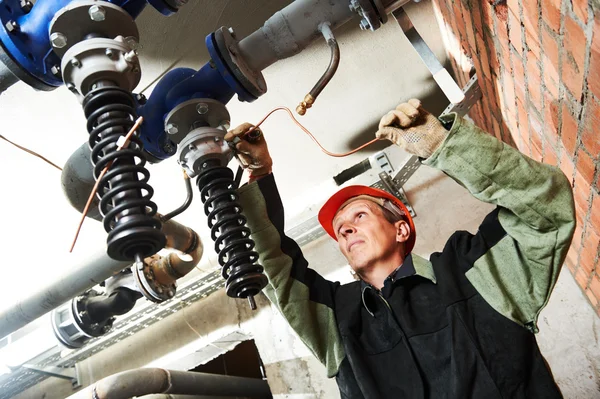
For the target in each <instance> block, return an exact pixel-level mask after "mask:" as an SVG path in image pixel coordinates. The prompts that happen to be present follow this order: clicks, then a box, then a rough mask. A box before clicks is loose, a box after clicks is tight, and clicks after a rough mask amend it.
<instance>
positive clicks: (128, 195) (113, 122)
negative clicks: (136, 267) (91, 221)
mask: <svg viewBox="0 0 600 399" xmlns="http://www.w3.org/2000/svg"><path fill="white" fill-rule="evenodd" d="M83 110H84V113H85V117H86V118H87V130H88V132H89V133H90V138H89V144H90V148H91V149H92V156H91V158H92V164H93V165H94V177H95V178H96V180H98V177H99V176H100V174H101V172H102V170H103V169H104V168H105V167H106V166H107V165H109V163H110V162H112V165H111V166H110V168H109V170H108V172H107V173H106V174H105V175H104V177H103V178H102V179H101V181H100V184H99V186H98V193H97V195H98V197H99V198H100V205H99V209H100V213H101V214H102V217H103V218H104V219H103V223H104V229H105V230H106V232H107V233H108V238H107V245H108V249H107V253H108V255H109V256H110V257H111V258H113V259H117V260H139V259H140V258H145V257H148V256H150V255H153V254H155V253H156V252H157V251H159V250H160V249H162V248H163V247H164V245H165V236H164V234H163V233H162V232H161V224H160V221H159V220H158V219H156V218H154V215H155V214H156V210H157V209H156V204H155V203H154V202H152V201H151V198H152V195H153V194H154V190H153V189H152V187H151V186H150V185H149V184H148V180H149V178H150V173H149V172H148V170H147V169H146V168H145V164H146V158H145V157H144V153H143V152H142V142H141V140H140V139H139V138H138V137H137V135H133V136H132V137H131V141H130V144H129V146H128V147H127V148H123V149H121V150H120V151H117V147H118V144H117V141H118V140H119V138H120V137H122V136H125V135H126V134H127V133H128V131H129V130H130V129H131V128H132V126H133V124H134V123H135V117H136V112H135V101H134V99H133V96H132V95H131V93H129V92H127V91H125V90H123V89H120V88H118V87H112V86H108V87H100V88H97V89H94V90H92V91H91V92H90V93H89V94H88V95H87V96H86V97H85V99H84V100H83Z"/></svg>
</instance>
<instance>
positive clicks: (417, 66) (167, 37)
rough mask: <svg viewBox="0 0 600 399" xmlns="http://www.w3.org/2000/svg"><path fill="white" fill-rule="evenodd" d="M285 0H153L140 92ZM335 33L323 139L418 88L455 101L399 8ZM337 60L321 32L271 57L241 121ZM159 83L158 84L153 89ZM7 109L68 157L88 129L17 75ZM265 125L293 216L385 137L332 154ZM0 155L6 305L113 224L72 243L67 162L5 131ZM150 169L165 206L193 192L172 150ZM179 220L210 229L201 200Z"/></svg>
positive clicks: (419, 15)
mask: <svg viewBox="0 0 600 399" xmlns="http://www.w3.org/2000/svg"><path fill="white" fill-rule="evenodd" d="M287 3H289V2H281V1H275V0H269V1H268V0H239V1H215V0H203V1H197V2H190V4H188V5H187V6H185V7H184V8H183V9H182V10H181V11H180V12H179V14H178V15H176V16H174V17H171V18H164V17H162V16H161V15H159V14H158V13H157V12H156V11H154V10H153V9H151V8H150V7H148V8H147V9H146V10H145V11H144V12H143V13H142V15H141V16H140V17H139V19H138V22H139V26H140V31H141V34H142V40H141V44H142V49H141V55H142V70H143V78H142V82H141V83H140V86H139V87H138V90H137V91H140V90H141V89H142V88H145V87H146V86H148V85H150V83H151V82H152V81H153V80H154V79H155V78H156V77H157V76H159V75H160V74H161V73H163V72H164V71H165V69H166V68H167V67H168V66H170V65H171V64H173V62H175V61H176V60H179V61H178V62H177V66H187V67H193V68H200V67H201V66H202V65H203V64H204V63H205V62H207V61H208V55H207V51H206V49H205V46H204V38H205V36H206V35H207V34H209V33H210V32H212V31H214V29H215V28H217V27H220V26H223V25H226V26H232V27H234V28H235V30H236V32H237V35H238V37H243V36H246V35H247V34H249V33H250V32H252V31H253V30H255V29H257V28H258V27H260V26H261V25H262V23H263V22H264V20H265V19H267V18H268V17H269V16H270V15H272V14H273V13H274V12H276V11H277V10H278V9H280V8H281V7H282V6H284V5H285V4H287ZM406 9H407V12H408V13H409V15H410V16H411V18H412V19H413V21H414V24H415V26H416V27H417V29H418V30H419V31H420V32H421V34H422V35H423V37H424V38H425V40H426V41H427V42H428V43H429V45H430V46H431V47H432V49H433V51H434V52H435V53H436V55H437V56H438V58H439V59H440V60H442V62H444V60H445V51H444V49H443V44H442V40H441V38H440V37H439V35H438V27H437V24H436V21H435V18H434V16H433V11H432V7H431V4H430V2H428V1H423V2H422V3H419V4H410V5H409V6H407V7H406ZM335 33H336V35H337V37H338V41H339V43H340V47H341V65H340V67H339V70H338V72H337V75H336V76H335V77H334V79H333V80H332V82H331V84H330V85H329V86H328V87H327V88H326V89H325V90H324V92H323V94H322V95H321V96H320V97H319V99H318V102H317V103H316V105H315V106H314V108H313V109H311V110H309V111H308V113H307V115H306V116H305V117H303V118H302V119H301V121H302V122H303V123H304V124H305V125H306V127H308V128H309V129H310V130H311V131H312V132H313V133H314V134H315V136H317V137H318V139H319V140H320V141H321V143H322V144H323V145H324V146H325V148H327V149H329V150H330V151H334V152H346V151H348V150H350V149H352V148H355V147H357V146H358V145H360V144H362V143H364V142H366V141H368V140H370V139H371V138H373V134H374V132H375V130H376V125H377V122H378V120H379V118H380V117H381V116H382V115H383V114H384V113H386V112H387V111H388V110H389V109H391V108H393V107H394V106H395V105H396V104H398V103H399V102H402V101H404V100H407V99H409V98H411V97H417V98H421V99H423V100H424V103H425V105H426V106H427V107H429V108H430V109H431V110H432V111H434V112H440V111H441V110H443V108H444V107H445V106H446V105H447V100H446V98H445V97H444V96H443V94H441V92H440V91H439V90H438V89H437V87H436V85H435V82H434V81H433V79H432V78H431V76H430V74H429V72H428V71H427V69H426V68H425V66H424V65H423V64H422V63H421V61H420V59H419V58H418V57H417V55H416V53H415V52H414V50H413V49H412V47H411V46H410V44H409V43H408V41H407V40H406V38H405V37H404V35H403V33H402V31H401V30H400V28H399V27H398V26H397V25H396V24H395V22H394V20H393V19H391V20H390V21H389V22H388V23H387V24H386V25H384V26H383V27H382V28H381V29H379V30H378V31H376V32H363V31H361V30H359V29H358V22H357V21H356V20H355V21H352V22H350V23H349V24H347V25H346V26H344V27H342V28H341V29H339V30H338V31H336V32H335ZM328 61H329V50H328V48H327V47H326V45H325V44H324V43H321V42H317V43H315V44H314V45H312V46H311V47H310V48H308V49H307V50H305V51H304V52H302V53H301V54H299V55H297V56H295V57H293V58H290V59H287V60H284V61H281V62H279V63H276V64H275V65H273V66H271V67H269V68H268V69H267V70H265V72H264V75H265V78H266V81H267V84H268V87H269V91H268V92H267V94H266V95H264V96H263V97H261V98H260V99H259V100H257V101H256V102H254V103H252V104H246V103H239V102H237V100H233V101H232V102H231V103H230V104H229V105H228V108H229V111H230V113H231V115H232V125H237V124H239V123H242V122H245V121H250V122H257V121H259V120H260V119H261V118H262V117H263V116H264V115H265V114H266V113H267V112H268V111H269V110H271V109H272V108H274V107H275V106H279V105H285V106H287V107H290V108H292V109H293V108H295V106H296V105H297V104H298V102H299V101H300V100H301V99H302V98H303V97H304V95H305V94H306V93H307V92H308V90H310V88H311V87H312V85H313V84H314V83H315V82H316V80H317V79H318V78H319V76H320V75H321V73H322V72H323V70H324V69H325V66H326V65H327V63H328ZM150 92H151V87H150V88H148V89H147V90H146V94H149V93H150ZM0 120H1V121H2V129H1V134H3V135H5V136H6V137H8V138H10V139H12V140H14V141H16V142H18V143H20V144H22V145H24V146H26V147H28V148H31V149H33V150H35V151H38V152H40V153H42V154H43V155H45V156H46V157H48V158H49V159H51V160H52V161H54V162H55V163H57V164H59V165H61V164H63V163H64V162H65V161H66V160H67V158H68V157H69V155H70V154H71V153H72V151H74V150H75V149H76V148H77V147H78V146H79V145H81V143H82V142H83V141H85V140H86V138H87V133H86V130H85V121H84V117H83V112H82V110H81V107H80V105H79V104H78V103H77V101H76V100H75V98H74V97H73V95H72V94H71V93H70V92H69V91H67V90H65V89H64V88H61V89H58V90H55V91H54V92H51V93H42V92H35V91H33V90H32V89H30V88H29V87H27V86H25V85H24V84H17V85H15V86H13V87H12V88H11V89H9V90H8V91H7V92H6V93H5V94H3V95H2V96H1V97H0ZM264 131H265V135H266V138H267V140H268V143H269V146H270V150H271V153H272V157H273V160H274V172H275V174H276V176H277V180H278V183H279V188H280V192H281V194H282V197H283V200H284V203H287V204H289V209H288V216H293V214H294V213H297V212H300V211H302V210H303V208H305V207H306V206H307V205H308V204H312V203H315V202H318V200H315V198H319V197H320V196H324V195H326V194H327V193H328V192H329V191H331V190H333V189H334V185H333V183H332V180H331V177H332V176H333V175H335V174H337V173H339V172H340V171H342V170H343V169H345V168H347V167H349V166H351V165H353V164H355V163H356V162H358V161H360V160H362V159H364V158H366V157H367V156H369V155H371V154H373V153H374V152H376V151H378V150H381V149H382V148H383V147H384V146H385V145H384V143H381V144H377V145H374V146H372V147H371V148H368V149H367V150H365V151H362V152H361V153H358V154H354V155H353V156H350V157H346V158H331V157H328V156H326V155H325V154H323V153H322V152H320V150H319V149H318V148H317V147H316V146H315V145H314V144H313V143H312V141H311V140H310V139H309V138H308V137H307V136H306V135H305V134H304V133H302V132H301V131H300V130H299V129H298V128H297V127H296V126H295V125H294V124H293V123H292V121H291V120H289V118H288V116H287V115H284V114H276V115H274V116H273V117H272V118H271V119H270V120H269V121H268V122H266V123H265V125H264ZM0 160H1V161H2V166H3V167H2V168H0V182H2V187H3V189H2V193H3V195H2V196H0V209H2V211H3V229H2V232H1V233H0V234H1V241H0V242H2V244H1V249H2V256H3V268H4V270H6V275H5V276H6V277H8V279H4V283H3V284H2V290H0V307H7V306H10V305H11V304H12V303H13V301H14V299H15V296H16V295H19V293H23V291H24V290H23V287H24V285H23V282H26V285H25V286H26V287H27V289H26V291H30V290H32V289H35V287H36V286H39V285H42V284H43V283H44V282H45V281H47V280H48V279H49V278H50V276H52V275H54V274H56V273H62V272H68V270H66V266H65V265H66V261H67V260H68V259H70V258H73V257H75V258H78V259H84V258H85V257H86V254H87V253H88V251H90V250H91V249H97V248H100V247H103V246H104V243H105V236H106V233H105V232H104V231H103V229H102V227H101V225H100V224H99V223H97V222H94V221H86V223H85V224H84V228H83V231H82V234H81V237H80V239H79V242H78V244H77V247H76V249H75V252H74V253H73V254H69V253H68V248H69V246H70V243H71V240H72V237H73V234H74V232H75V228H76V226H77V223H78V219H79V214H78V213H77V212H76V211H74V210H73V209H71V208H70V207H69V205H68V204H67V202H66V201H65V200H64V198H63V194H62V191H61V188H60V172H58V171H57V170H55V169H53V168H52V167H50V166H49V165H46V164H45V163H43V162H41V161H39V160H37V159H36V158H33V157H31V156H29V155H27V154H25V153H23V152H21V151H19V150H17V149H15V148H14V147H12V146H10V145H9V144H7V143H5V142H4V141H0ZM150 171H151V179H150V183H151V184H152V185H153V186H154V188H155V191H156V194H155V197H154V198H155V201H156V202H157V204H158V207H159V211H161V212H163V213H165V212H168V211H169V210H171V209H173V208H175V207H177V206H178V205H179V204H180V202H182V200H183V198H184V196H185V192H184V187H183V182H182V181H181V172H180V169H179V167H178V165H177V164H176V163H175V161H174V160H173V159H171V160H168V161H165V162H163V163H161V164H159V165H154V166H152V167H151V168H150ZM416 178H417V177H415V179H416ZM316 187H322V188H323V190H322V192H321V193H319V194H317V193H316V192H315V191H316V190H315V188H316ZM290 210H291V211H290ZM178 219H179V220H180V221H181V222H183V223H185V224H188V225H189V226H190V227H192V228H195V229H196V230H197V231H200V232H202V234H205V232H206V230H207V229H206V227H205V226H206V220H205V216H204V214H203V212H202V210H201V204H200V201H199V199H196V201H195V203H194V204H193V205H192V207H191V208H190V209H189V210H188V211H187V212H186V213H185V214H184V215H182V216H181V217H179V218H178ZM206 247H207V248H209V247H212V245H211V244H207V245H206ZM211 251H212V250H211ZM213 256H214V254H213Z"/></svg>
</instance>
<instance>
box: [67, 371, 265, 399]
mask: <svg viewBox="0 0 600 399" xmlns="http://www.w3.org/2000/svg"><path fill="white" fill-rule="evenodd" d="M156 393H162V394H170V393H172V394H183V395H215V396H237V397H239V396H243V397H251V398H257V399H258V398H260V399H267V398H272V395H271V391H270V389H269V385H268V384H267V382H266V381H264V380H261V379H258V378H246V377H231V376H225V375H218V374H208V373H196V372H190V371H174V370H164V369H160V368H141V369H134V370H128V371H123V372H121V373H118V374H114V375H111V376H109V377H106V378H103V379H101V380H100V381H97V382H96V383H94V384H92V385H90V386H89V387H87V388H85V389H83V390H81V391H79V392H78V393H76V394H75V395H72V396H70V397H69V399H83V398H97V399H129V398H131V397H140V396H143V395H150V394H156Z"/></svg>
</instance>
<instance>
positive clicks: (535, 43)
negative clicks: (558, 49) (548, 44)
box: [525, 31, 542, 60]
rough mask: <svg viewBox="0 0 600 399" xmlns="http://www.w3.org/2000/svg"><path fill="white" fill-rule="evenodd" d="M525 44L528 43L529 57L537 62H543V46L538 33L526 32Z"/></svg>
mask: <svg viewBox="0 0 600 399" xmlns="http://www.w3.org/2000/svg"><path fill="white" fill-rule="evenodd" d="M525 42H526V43H527V49H528V50H529V52H528V53H527V56H528V57H534V58H536V59H537V60H541V59H542V58H541V57H542V54H541V44H540V39H539V38H538V35H537V33H536V32H534V33H532V32H528V31H525Z"/></svg>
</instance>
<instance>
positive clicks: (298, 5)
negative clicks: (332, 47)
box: [239, 0, 354, 72]
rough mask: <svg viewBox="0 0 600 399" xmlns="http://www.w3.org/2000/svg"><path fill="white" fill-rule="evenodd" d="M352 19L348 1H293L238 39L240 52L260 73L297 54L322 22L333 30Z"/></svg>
mask: <svg viewBox="0 0 600 399" xmlns="http://www.w3.org/2000/svg"><path fill="white" fill-rule="evenodd" d="M353 16H354V14H353V12H352V11H350V8H349V6H348V0H296V1H294V2H293V3H292V4H290V5H288V6H287V7H285V8H284V9H282V10H280V11H278V12H277V13H275V14H274V15H273V16H272V17H271V18H269V19H268V20H267V21H266V22H265V24H264V25H263V26H262V27H261V28H260V29H258V30H256V31H255V32H254V33H252V34H250V35H249V36H248V37H246V38H244V39H242V40H241V41H240V43H239V48H240V52H241V53H242V55H243V57H244V59H245V61H246V63H247V64H248V66H249V67H250V68H252V69H253V70H254V71H255V72H260V71H262V70H263V69H265V68H267V67H268V66H269V65H272V64H273V63H275V62H276V61H278V60H282V59H284V58H288V57H291V56H293V55H296V54H298V53H299V52H301V51H302V50H304V49H305V48H306V47H307V46H308V45H309V44H310V43H311V42H313V41H314V40H315V39H318V38H319V37H320V36H321V32H320V30H319V25H321V24H322V23H324V22H329V24H330V25H331V29H335V28H336V27H338V26H340V25H342V24H344V23H346V22H348V21H349V20H350V19H351V18H352V17H353Z"/></svg>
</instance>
